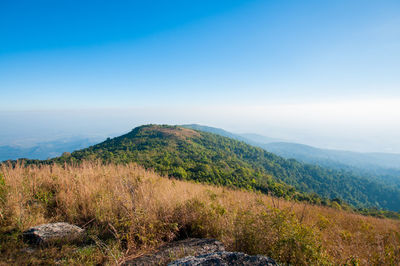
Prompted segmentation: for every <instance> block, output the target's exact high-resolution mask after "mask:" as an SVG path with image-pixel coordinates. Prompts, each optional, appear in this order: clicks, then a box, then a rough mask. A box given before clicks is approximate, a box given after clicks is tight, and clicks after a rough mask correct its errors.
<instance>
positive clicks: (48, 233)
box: [22, 223, 85, 244]
mask: <svg viewBox="0 0 400 266" xmlns="http://www.w3.org/2000/svg"><path fill="white" fill-rule="evenodd" d="M84 231H85V230H84V229H82V228H80V227H78V226H75V225H72V224H68V223H50V224H42V225H39V226H35V227H32V228H29V229H28V230H26V231H25V232H23V233H22V235H23V238H24V240H25V241H27V242H29V243H33V244H48V243H53V242H63V243H65V242H71V241H75V240H78V239H80V238H81V237H83V234H84Z"/></svg>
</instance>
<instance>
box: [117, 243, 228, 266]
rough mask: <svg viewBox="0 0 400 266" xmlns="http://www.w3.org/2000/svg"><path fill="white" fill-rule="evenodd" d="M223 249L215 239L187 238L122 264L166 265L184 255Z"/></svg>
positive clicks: (222, 245)
mask: <svg viewBox="0 0 400 266" xmlns="http://www.w3.org/2000/svg"><path fill="white" fill-rule="evenodd" d="M218 251H225V248H224V244H222V243H221V242H220V241H218V240H215V239H198V238H188V239H185V240H181V241H175V242H171V243H168V244H166V245H164V246H161V247H160V248H159V249H158V250H157V251H156V252H154V253H152V254H147V255H144V256H141V257H139V258H136V259H132V260H128V261H126V262H125V263H124V265H166V264H167V263H168V262H171V261H174V260H176V259H179V258H183V257H186V256H197V255H200V254H207V253H212V252H218Z"/></svg>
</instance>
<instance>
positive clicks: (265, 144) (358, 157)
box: [185, 125, 400, 189]
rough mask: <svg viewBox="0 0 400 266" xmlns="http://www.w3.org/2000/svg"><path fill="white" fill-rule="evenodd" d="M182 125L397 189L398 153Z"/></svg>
mask: <svg viewBox="0 0 400 266" xmlns="http://www.w3.org/2000/svg"><path fill="white" fill-rule="evenodd" d="M185 127H188V128H193V129H198V130H203V131H206V132H211V133H216V134H219V135H221V136H227V137H231V138H234V139H239V140H241V141H244V142H246V143H248V144H251V145H254V146H257V147H261V148H263V149H265V150H267V151H269V152H272V153H274V154H277V155H279V156H282V157H284V158H286V159H296V160H298V161H301V162H304V163H309V164H318V165H319V166H322V167H327V168H331V169H335V170H345V171H350V172H352V173H353V174H354V175H357V176H359V177H361V178H367V179H369V180H374V181H377V182H381V183H384V184H386V185H388V186H394V187H396V188H399V189H400V154H390V153H359V152H351V151H341V150H331V149H320V148H315V147H312V146H309V145H304V144H298V143H290V142H282V141H279V142H275V141H273V140H274V139H272V138H269V137H264V136H261V135H257V134H234V133H230V132H227V131H225V130H222V129H218V128H212V127H206V126H201V125H185Z"/></svg>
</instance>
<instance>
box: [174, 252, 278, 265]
mask: <svg viewBox="0 0 400 266" xmlns="http://www.w3.org/2000/svg"><path fill="white" fill-rule="evenodd" d="M168 265H169V266H189V265H190V266H192V265H193V266H194V265H207V266H211V265H218V266H220V265H221V266H222V265H254V266H258V265H260V266H261V265H268V266H273V265H277V264H276V262H275V261H274V260H273V259H270V258H268V257H265V256H260V255H257V256H250V255H247V254H244V253H241V252H214V253H209V254H203V255H199V256H196V257H194V256H188V257H185V258H182V259H179V260H176V261H174V262H172V263H170V264H168Z"/></svg>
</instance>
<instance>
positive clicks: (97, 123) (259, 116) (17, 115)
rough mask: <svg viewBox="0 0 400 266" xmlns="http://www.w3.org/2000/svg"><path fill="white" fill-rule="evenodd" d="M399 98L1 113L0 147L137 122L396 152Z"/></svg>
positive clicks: (116, 129)
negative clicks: (216, 129)
mask: <svg viewBox="0 0 400 266" xmlns="http://www.w3.org/2000/svg"><path fill="white" fill-rule="evenodd" d="M399 122H400V99H396V98H394V99H367V100H346V101H319V102H316V101H314V102H309V103H265V104H257V105H250V104H249V105H241V104H236V105H227V104H224V103H220V104H218V105H217V104H213V105H207V103H205V104H204V105H202V106H201V105H195V106H188V105H183V104H182V105H180V106H168V105H165V106H159V105H158V106H143V107H135V108H125V107H121V108H115V107H114V108H98V109H80V110H78V109H75V110H26V111H0V123H1V124H2V125H3V126H2V127H3V130H2V131H1V133H0V145H9V144H21V145H23V144H32V143H35V142H44V141H51V140H55V139H62V138H68V137H71V136H82V137H96V138H98V137H99V136H101V137H104V138H105V137H107V136H117V135H120V134H123V133H126V132H128V131H130V130H131V129H132V128H133V127H136V126H139V125H142V124H149V123H155V124H189V123H190V124H191V123H197V124H202V125H207V126H214V127H218V128H223V129H225V130H228V131H231V132H234V133H257V134H261V135H264V136H267V137H273V138H278V139H283V140H287V141H291V142H297V143H303V144H308V145H312V146H316V147H320V148H331V149H342V150H352V151H359V152H393V153H400V138H399V136H400V123H399Z"/></svg>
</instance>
